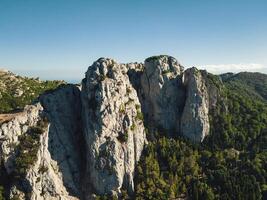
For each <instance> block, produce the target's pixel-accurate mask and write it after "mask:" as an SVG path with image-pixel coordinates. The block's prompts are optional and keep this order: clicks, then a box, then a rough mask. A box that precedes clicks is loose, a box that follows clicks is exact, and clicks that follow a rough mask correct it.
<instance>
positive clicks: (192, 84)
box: [181, 67, 210, 142]
mask: <svg viewBox="0 0 267 200" xmlns="http://www.w3.org/2000/svg"><path fill="white" fill-rule="evenodd" d="M183 82H184V85H185V87H186V102H185V106H184V110H183V114H182V118H181V133H182V134H183V135H184V136H186V137H188V138H189V139H191V140H192V141H194V142H201V141H202V140H203V139H204V137H205V136H206V135H208V134H209V128H210V126H209V116H208V114H209V96H208V91H207V88H206V84H205V80H204V78H203V76H202V74H201V72H200V71H198V70H197V69H196V68H194V67H193V68H189V69H187V70H186V71H185V73H184V75H183Z"/></svg>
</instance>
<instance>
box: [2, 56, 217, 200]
mask: <svg viewBox="0 0 267 200" xmlns="http://www.w3.org/2000/svg"><path fill="white" fill-rule="evenodd" d="M206 75H207V74H206ZM206 75H205V73H204V74H203V73H201V72H200V71H198V70H197V69H196V68H190V69H187V70H186V71H185V72H184V68H183V66H182V65H181V64H179V63H178V61H177V60H176V59H175V58H173V57H170V56H157V57H151V58H148V59H146V61H145V63H144V64H142V63H129V64H119V63H117V62H115V61H114V60H112V59H108V58H100V59H99V60H97V61H96V62H94V63H93V65H92V66H90V67H89V68H88V71H87V72H86V77H85V78H84V80H83V81H82V88H79V87H78V86H75V85H65V86H62V87H60V88H58V89H56V90H54V91H50V92H46V93H45V94H43V95H41V96H40V97H39V99H38V101H36V103H35V104H33V105H30V106H26V107H25V109H24V111H23V112H20V113H16V114H10V115H8V118H7V119H8V120H6V119H4V120H2V119H1V118H0V123H2V124H1V125H0V145H1V148H0V158H1V163H0V164H1V165H2V166H3V168H4V171H5V173H6V177H8V180H7V182H8V184H7V185H8V186H7V187H9V188H8V189H9V191H10V197H17V198H19V199H27V200H28V199H31V200H58V199H60V200H64V199H66V200H67V199H68V200H69V199H85V200H89V199H92V198H93V195H92V194H100V195H101V194H115V195H118V196H120V193H121V192H122V190H127V191H128V192H129V193H133V192H134V181H133V180H134V172H135V166H136V164H137V162H138V161H139V159H140V156H141V154H142V150H143V148H144V146H145V144H146V134H145V128H144V127H145V126H146V127H147V128H149V129H150V130H152V131H154V130H163V132H162V133H165V134H169V135H170V136H173V135H175V136H177V135H184V136H186V137H188V138H189V139H191V140H192V141H194V142H201V141H202V140H203V139H204V137H205V136H206V135H207V134H209V118H208V114H209V109H210V108H212V107H214V106H215V104H216V103H215V104H214V101H215V100H216V98H215V97H216V95H210V94H209V91H208V89H207V84H206ZM208 88H211V87H208ZM215 90H216V89H213V90H212V91H213V92H212V93H214V94H216V91H215ZM213 99H214V100H213ZM210 101H212V102H210ZM143 114H144V117H143ZM0 117H1V116H0ZM44 118H47V119H48V120H47V122H46V123H43V122H42V120H43V119H44ZM40 123H41V124H42V131H41V133H38V134H36V133H34V134H33V133H32V131H33V130H35V131H36V130H37V132H38V130H39V132H40V128H38V127H39V126H40ZM32 134H33V135H32ZM28 136H29V137H30V138H31V139H32V140H33V139H34V140H33V142H34V143H36V144H37V145H36V144H35V146H34V147H35V148H36V152H35V151H34V155H33V158H34V159H32V160H31V159H30V162H28V161H29V160H26V161H27V162H26V164H27V165H26V164H25V166H27V170H26V172H25V173H18V171H17V170H18V169H16V167H17V165H18V163H19V164H20V167H21V166H22V167H23V163H22V159H20V156H21V155H22V154H25V152H27V151H29V152H31V149H26V150H25V149H24V150H23V149H21V148H22V146H23V145H24V147H25V148H27V146H31V145H29V144H27V141H26V143H25V141H23V140H22V138H28ZM27 140H28V139H27ZM34 150H35V149H34ZM29 154H30V153H29ZM31 154H32V152H31ZM26 157H27V156H26ZM14 173H18V174H20V175H23V176H20V179H17V178H14V177H13V178H12V179H11V178H10V177H12V176H13V174H14ZM9 178H10V179H9Z"/></svg>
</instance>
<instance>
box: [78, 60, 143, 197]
mask: <svg viewBox="0 0 267 200" xmlns="http://www.w3.org/2000/svg"><path fill="white" fill-rule="evenodd" d="M82 104H83V117H84V128H85V140H86V143H87V170H88V172H89V174H90V177H89V180H90V181H89V182H90V183H91V184H92V186H93V189H94V190H95V191H96V193H98V194H105V193H120V191H121V189H122V188H123V189H125V190H128V191H129V192H133V190H134V183H133V176H134V169H135V165H136V163H137V161H138V160H139V158H140V156H141V152H142V149H143V147H144V144H145V142H146V137H145V131H144V125H143V121H142V114H141V109H140V107H141V106H140V103H139V100H138V97H137V94H136V91H135V90H134V88H133V87H132V85H131V83H130V81H129V78H128V75H127V67H126V65H124V64H118V63H116V62H115V61H114V60H112V59H104V58H101V59H99V60H98V61H96V62H95V63H94V64H93V65H92V66H90V67H89V68H88V71H87V73H86V78H85V79H84V80H83V86H82Z"/></svg>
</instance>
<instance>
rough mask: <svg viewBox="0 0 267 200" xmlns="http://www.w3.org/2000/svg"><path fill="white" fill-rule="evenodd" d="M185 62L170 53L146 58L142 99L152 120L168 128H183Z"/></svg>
mask: <svg viewBox="0 0 267 200" xmlns="http://www.w3.org/2000/svg"><path fill="white" fill-rule="evenodd" d="M182 72H183V66H181V65H180V64H179V63H178V62H177V60H176V59H175V58H173V57H169V56H159V57H151V58H148V59H146V61H145V66H144V71H143V74H142V75H141V85H140V87H141V91H140V95H139V96H140V99H141V102H142V108H143V112H144V114H145V116H146V119H147V121H148V124H151V126H155V125H156V126H157V128H160V129H163V130H165V131H166V132H170V133H177V132H179V129H180V127H179V124H180V118H181V113H182V110H183V106H184V100H185V91H184V87H183V84H182Z"/></svg>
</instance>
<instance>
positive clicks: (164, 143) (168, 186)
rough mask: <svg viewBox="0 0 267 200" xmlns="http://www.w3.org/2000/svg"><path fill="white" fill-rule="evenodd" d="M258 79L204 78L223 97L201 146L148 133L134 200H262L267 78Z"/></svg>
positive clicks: (266, 190) (266, 189)
mask: <svg viewBox="0 0 267 200" xmlns="http://www.w3.org/2000/svg"><path fill="white" fill-rule="evenodd" d="M233 76H234V75H233ZM257 76H260V78H261V79H262V74H258V73H240V74H238V75H235V76H234V77H230V78H228V79H226V80H224V84H221V83H220V80H219V77H216V76H212V75H209V76H208V80H209V81H210V84H213V85H215V86H216V87H218V90H219V91H220V95H221V97H222V98H221V101H219V102H218V103H217V106H216V109H214V110H212V111H211V112H210V121H211V133H210V135H209V136H208V137H207V138H205V140H204V141H203V143H201V144H200V145H197V144H192V143H190V142H189V141H188V140H186V139H185V138H179V137H177V138H167V137H166V136H165V135H166V134H165V133H164V132H157V133H149V134H153V137H148V138H154V139H150V141H149V144H148V146H147V147H146V149H145V152H144V155H143V157H142V160H141V161H140V162H139V165H138V167H137V175H136V178H135V184H136V193H135V195H134V198H135V199H138V200H141V199H155V200H156V199H162V200H163V199H178V198H185V197H189V199H195V200H198V199H207V200H212V199H223V200H227V199H235V200H239V199H240V200H241V199H242V200H243V199H247V200H258V199H267V184H266V181H267V171H266V170H267V145H266V144H267V129H266V128H267V127H266V126H267V104H266V94H267V92H266V80H267V79H266V75H264V76H265V79H264V80H265V82H264V81H262V80H261V79H260V78H257ZM248 83H249V84H248Z"/></svg>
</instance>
